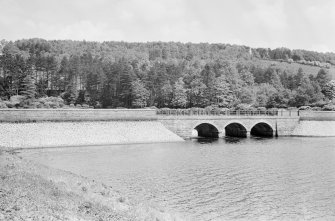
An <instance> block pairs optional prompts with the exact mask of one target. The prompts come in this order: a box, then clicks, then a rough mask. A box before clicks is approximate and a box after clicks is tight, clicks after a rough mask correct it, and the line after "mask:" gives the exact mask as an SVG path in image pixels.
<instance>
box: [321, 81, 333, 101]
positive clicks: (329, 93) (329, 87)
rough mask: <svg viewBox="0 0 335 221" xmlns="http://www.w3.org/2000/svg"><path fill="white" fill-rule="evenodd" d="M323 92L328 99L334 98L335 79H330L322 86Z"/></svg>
mask: <svg viewBox="0 0 335 221" xmlns="http://www.w3.org/2000/svg"><path fill="white" fill-rule="evenodd" d="M323 93H324V95H325V96H326V97H327V98H328V99H329V100H333V99H334V98H335V80H331V81H329V82H328V83H326V84H325V86H324V87H323Z"/></svg>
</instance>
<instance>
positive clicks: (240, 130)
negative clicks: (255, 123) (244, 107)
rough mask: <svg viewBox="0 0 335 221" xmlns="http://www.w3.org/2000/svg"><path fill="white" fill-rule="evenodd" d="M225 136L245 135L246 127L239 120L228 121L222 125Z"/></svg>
mask: <svg viewBox="0 0 335 221" xmlns="http://www.w3.org/2000/svg"><path fill="white" fill-rule="evenodd" d="M224 131H225V136H229V137H247V129H246V127H245V126H244V125H243V124H242V123H241V122H229V123H228V124H226V125H225V127H224Z"/></svg>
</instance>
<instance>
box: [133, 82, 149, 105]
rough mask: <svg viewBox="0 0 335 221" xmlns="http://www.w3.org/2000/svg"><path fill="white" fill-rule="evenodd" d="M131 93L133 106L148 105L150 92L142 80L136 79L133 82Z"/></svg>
mask: <svg viewBox="0 0 335 221" xmlns="http://www.w3.org/2000/svg"><path fill="white" fill-rule="evenodd" d="M131 89H132V92H131V95H132V103H131V104H132V106H133V107H141V108H142V107H145V106H147V101H148V99H149V96H150V93H149V91H148V90H147V89H146V88H145V87H144V84H143V83H142V82H141V80H136V81H134V82H132V84H131Z"/></svg>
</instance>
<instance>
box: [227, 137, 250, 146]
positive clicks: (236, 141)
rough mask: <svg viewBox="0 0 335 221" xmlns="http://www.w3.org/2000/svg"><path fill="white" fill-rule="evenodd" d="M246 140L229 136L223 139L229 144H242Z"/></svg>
mask: <svg viewBox="0 0 335 221" xmlns="http://www.w3.org/2000/svg"><path fill="white" fill-rule="evenodd" d="M245 139H246V138H242V137H229V136H225V137H223V140H224V141H225V143H229V144H234V143H240V142H241V141H243V140H245Z"/></svg>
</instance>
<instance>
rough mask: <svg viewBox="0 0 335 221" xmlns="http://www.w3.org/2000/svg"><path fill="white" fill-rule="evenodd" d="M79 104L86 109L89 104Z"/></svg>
mask: <svg viewBox="0 0 335 221" xmlns="http://www.w3.org/2000/svg"><path fill="white" fill-rule="evenodd" d="M81 106H82V107H83V108H85V109H88V108H89V107H90V106H88V104H82V105H81Z"/></svg>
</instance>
